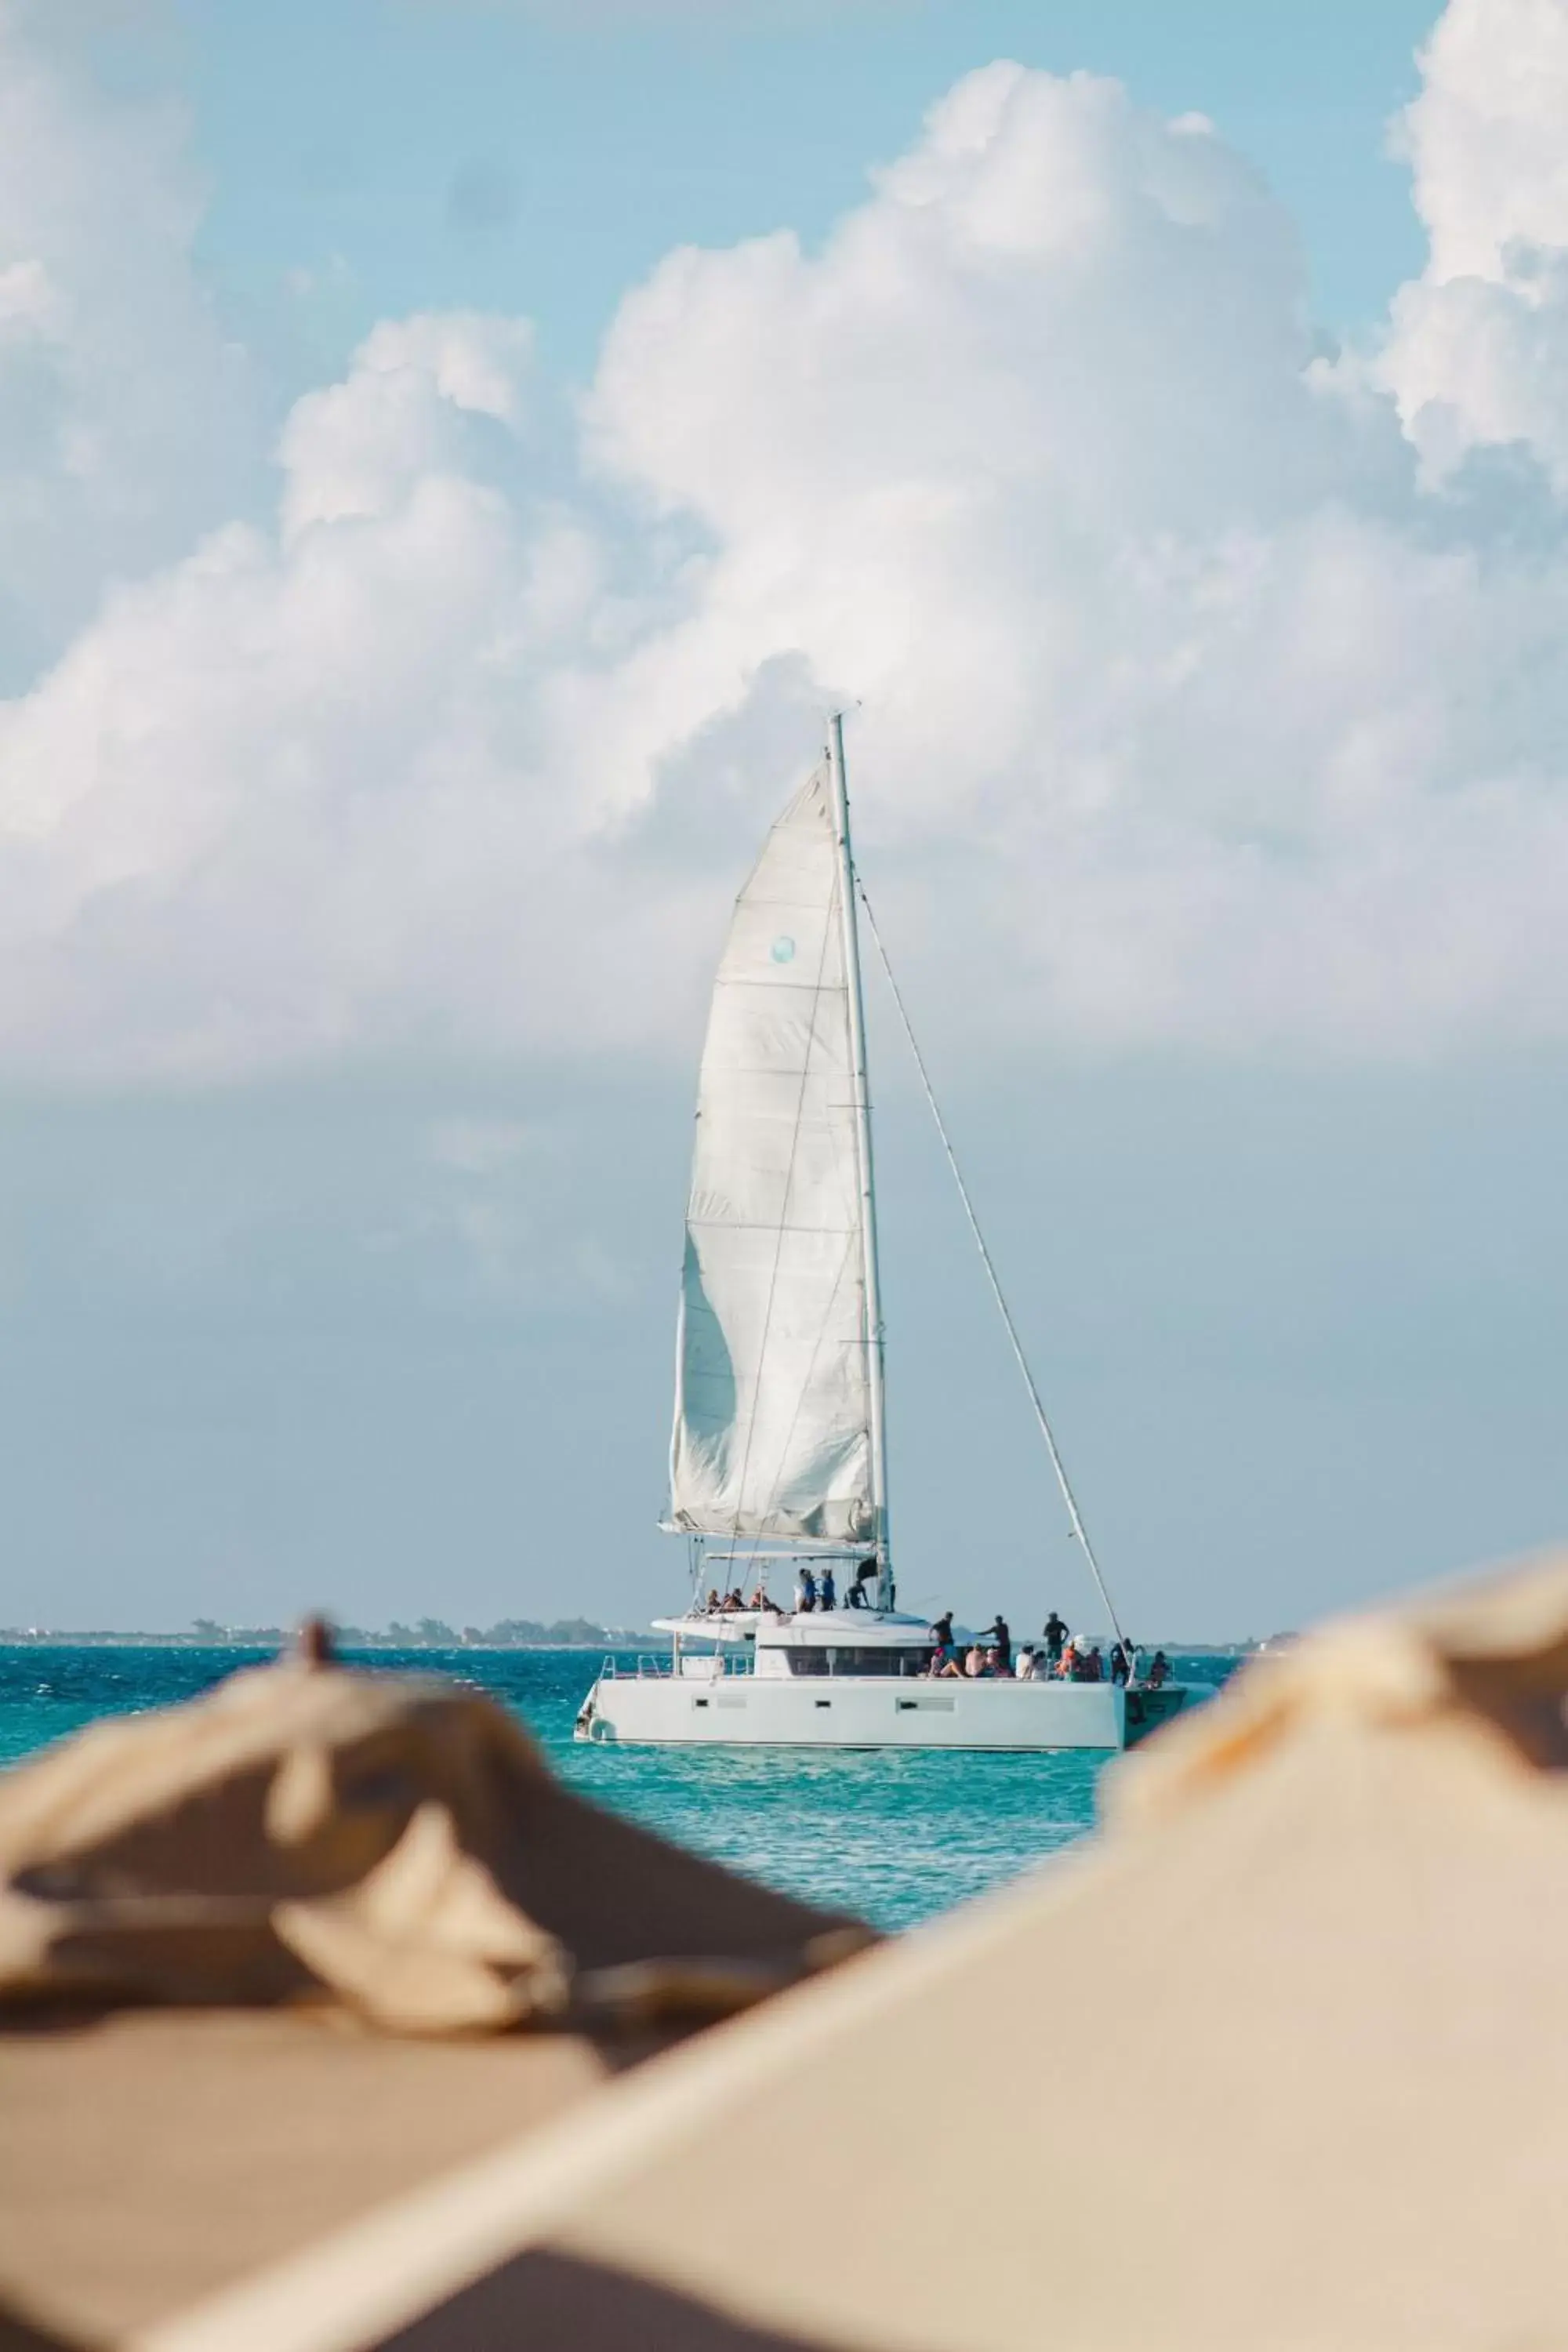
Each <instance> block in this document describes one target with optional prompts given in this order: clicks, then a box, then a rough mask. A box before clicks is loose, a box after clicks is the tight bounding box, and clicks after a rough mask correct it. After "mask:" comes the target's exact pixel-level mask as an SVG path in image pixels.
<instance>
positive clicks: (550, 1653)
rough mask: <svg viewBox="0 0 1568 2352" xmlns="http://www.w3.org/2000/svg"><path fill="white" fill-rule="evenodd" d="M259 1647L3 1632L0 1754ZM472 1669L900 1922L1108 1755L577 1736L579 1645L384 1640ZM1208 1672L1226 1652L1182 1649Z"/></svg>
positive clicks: (1020, 1861) (607, 1764)
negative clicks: (110, 1643) (702, 1744)
mask: <svg viewBox="0 0 1568 2352" xmlns="http://www.w3.org/2000/svg"><path fill="white" fill-rule="evenodd" d="M259 1655H260V1654H259V1653H245V1652H239V1651H236V1650H233V1649H222V1650H204V1649H195V1648H188V1649H187V1648H184V1647H182V1648H178V1649H173V1648H167V1649H165V1648H155V1647H150V1646H143V1645H139V1644H130V1643H127V1644H126V1645H124V1646H123V1647H115V1648H110V1647H106V1646H100V1645H93V1646H90V1647H86V1646H84V1647H82V1648H79V1649H74V1648H67V1647H64V1646H54V1645H50V1646H44V1645H42V1644H37V1645H35V1644H31V1643H29V1644H26V1645H21V1646H16V1647H9V1646H0V1764H4V1763H11V1762H15V1761H16V1759H18V1758H20V1757H23V1756H26V1755H27V1754H29V1753H31V1752H32V1751H33V1750H34V1749H36V1748H41V1747H43V1746H45V1745H46V1744H47V1742H48V1741H50V1740H54V1739H58V1738H61V1737H63V1735H64V1734H65V1733H67V1732H69V1731H74V1730H76V1729H77V1728H78V1727H79V1726H80V1725H82V1724H84V1723H90V1722H91V1721H93V1720H94V1719H95V1718H96V1717H100V1716H107V1715H126V1714H133V1713H135V1712H137V1711H139V1710H140V1709H142V1708H145V1707H153V1706H168V1705H169V1704H170V1703H171V1702H173V1701H174V1700H176V1699H182V1698H189V1697H192V1696H195V1693H196V1692H198V1691H203V1690H207V1689H210V1688H211V1686H212V1685H213V1684H215V1683H217V1682H221V1681H222V1680H223V1678H224V1677H225V1676H226V1675H230V1674H233V1673H234V1672H236V1670H237V1668H239V1667H241V1666H244V1665H247V1664H255V1663H256V1662H257V1659H258V1656H259ZM370 1662H371V1663H374V1664H376V1665H379V1666H399V1665H403V1666H415V1667H417V1668H419V1669H420V1670H422V1671H423V1672H426V1673H429V1672H431V1671H435V1672H438V1673H447V1674H450V1675H454V1676H455V1677H456V1678H457V1679H458V1680H460V1681H463V1682H466V1683H469V1684H477V1685H479V1687H480V1688H482V1689H484V1690H487V1691H489V1693H490V1694H491V1696H493V1697H495V1698H497V1699H499V1700H500V1703H501V1705H502V1706H507V1707H510V1709H511V1710H512V1712H513V1713H514V1714H516V1715H518V1716H520V1717H521V1718H522V1720H523V1721H524V1722H525V1723H526V1724H527V1725H528V1727H529V1728H530V1729H531V1731H532V1732H533V1733H534V1735H535V1737H536V1738H539V1739H540V1740H541V1741H542V1743H543V1745H544V1747H545V1748H546V1749H547V1750H548V1751H549V1754H550V1757H551V1759H552V1763H553V1764H554V1766H555V1767H556V1769H557V1770H559V1771H560V1772H561V1773H563V1775H564V1777H565V1778H567V1779H568V1780H572V1781H573V1782H574V1783H575V1784H576V1786H577V1787H578V1788H580V1789H582V1790H584V1793H585V1794H587V1795H590V1796H593V1797H595V1798H597V1799H598V1800H599V1801H600V1802H601V1803H603V1804H605V1805H610V1806H614V1807H615V1808H616V1810H617V1811H621V1812H625V1813H629V1814H632V1815H633V1816H634V1817H635V1818H636V1819H637V1820H638V1821H641V1822H647V1824H648V1825H649V1827H651V1828H653V1829H657V1830H660V1831H662V1832H664V1833H665V1834H666V1835H667V1836H669V1837H673V1838H678V1839H679V1841H680V1842H681V1843H682V1844H685V1845H690V1846H696V1847H698V1848H700V1850H701V1851H702V1852H703V1853H710V1854H713V1855H716V1856H717V1857H718V1859H719V1860H720V1861H721V1862H726V1863H728V1864H731V1867H732V1868H734V1869H737V1870H743V1871H747V1872H749V1873H751V1874H752V1875H753V1876H755V1877H758V1878H763V1879H767V1880H770V1881H771V1882H772V1883H773V1885H777V1886H783V1887H786V1888H788V1889H790V1890H791V1891H792V1892H794V1893H795V1894H799V1895H806V1896H808V1897H810V1898H812V1899H814V1900H815V1901H816V1902H819V1903H823V1904H827V1905H831V1906H842V1907H844V1908H846V1909H847V1910H851V1911H856V1912H858V1913H860V1914H861V1916H865V1917H868V1918H870V1919H873V1920H874V1921H875V1922H876V1923H877V1924H878V1926H879V1927H910V1926H912V1925H913V1924H914V1923H915V1922H916V1921H918V1920H921V1919H927V1918H931V1916H934V1915H935V1914H936V1913H937V1912H939V1911H945V1910H946V1909H947V1908H948V1907H949V1906H950V1905H952V1904H954V1903H957V1902H960V1901H962V1900H963V1898H964V1897H965V1896H966V1895H977V1894H980V1893H982V1892H983V1891H984V1889H985V1888H987V1887H991V1886H997V1885H1001V1884H1002V1883H1003V1882H1004V1881H1005V1880H1006V1879H1009V1878H1013V1877H1015V1876H1016V1874H1018V1873H1019V1872H1020V1871H1022V1870H1025V1869H1026V1868H1027V1867H1028V1866H1029V1864H1031V1863H1035V1862H1037V1861H1039V1860H1040V1859H1041V1858H1042V1857H1043V1856H1045V1855H1047V1854H1052V1853H1059V1852H1060V1851H1061V1850H1062V1849H1063V1848H1064V1847H1066V1846H1068V1845H1071V1844H1072V1843H1073V1842H1074V1840H1075V1839H1077V1838H1080V1837H1081V1836H1083V1834H1084V1832H1086V1831H1087V1830H1088V1829H1089V1826H1090V1825H1091V1823H1092V1822H1093V1819H1094V1791H1095V1782H1096V1780H1097V1779H1098V1778H1099V1775H1100V1771H1101V1770H1102V1769H1104V1762H1105V1759H1102V1758H1096V1757H1094V1756H1091V1755H1086V1754H1084V1753H1082V1752H1079V1753H1076V1754H1073V1753H1068V1754H1065V1755H1060V1756H984V1755H941V1754H937V1753H934V1752H931V1753H926V1754H919V1753H915V1754H911V1753H909V1752H904V1753H901V1754H900V1753H895V1752H893V1751H891V1750H881V1751H878V1750H871V1751H865V1750H853V1749H847V1750H845V1751H843V1752H842V1753H837V1754H835V1753H832V1752H827V1753H818V1754H803V1753H801V1752H799V1751H797V1750H795V1749H788V1748H771V1749H770V1748H591V1747H579V1746H577V1745H575V1744H574V1741H573V1738H572V1725H573V1720H574V1717H575V1715H576V1712H577V1708H578V1706H579V1705H580V1704H581V1701H582V1699H583V1696H584V1692H585V1691H586V1690H587V1687H588V1685H589V1684H590V1682H591V1681H592V1680H593V1678H594V1675H595V1673H596V1671H597V1669H598V1666H599V1664H600V1660H599V1658H598V1656H597V1654H594V1655H590V1654H587V1653H585V1652H584V1651H581V1650H494V1651H482V1650H463V1651H458V1652H452V1653H445V1652H441V1651H430V1650H419V1651H417V1652H409V1653H406V1654H403V1653H398V1652H395V1651H386V1650H378V1651H376V1652H375V1653H374V1658H373V1659H372V1660H371V1661H370ZM1175 1664H1176V1668H1177V1672H1178V1674H1179V1675H1180V1676H1181V1678H1182V1679H1183V1680H1184V1681H1187V1682H1199V1681H1201V1682H1205V1683H1210V1684H1217V1683H1219V1682H1220V1681H1222V1680H1223V1679H1224V1677H1225V1675H1226V1674H1227V1673H1228V1672H1229V1671H1230V1670H1231V1665H1232V1661H1231V1660H1230V1659H1228V1658H1220V1657H1210V1656H1203V1657H1197V1658H1181V1657H1178V1658H1177V1659H1176V1661H1175Z"/></svg>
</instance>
